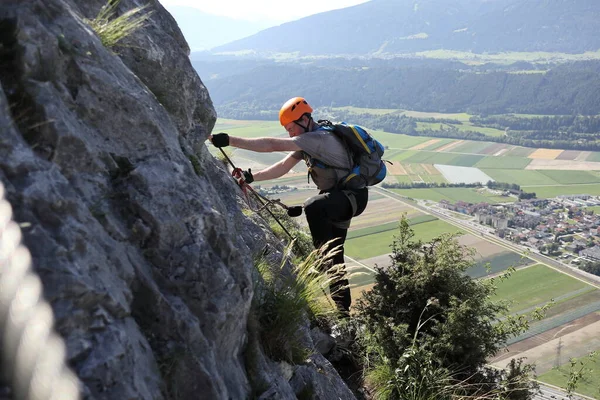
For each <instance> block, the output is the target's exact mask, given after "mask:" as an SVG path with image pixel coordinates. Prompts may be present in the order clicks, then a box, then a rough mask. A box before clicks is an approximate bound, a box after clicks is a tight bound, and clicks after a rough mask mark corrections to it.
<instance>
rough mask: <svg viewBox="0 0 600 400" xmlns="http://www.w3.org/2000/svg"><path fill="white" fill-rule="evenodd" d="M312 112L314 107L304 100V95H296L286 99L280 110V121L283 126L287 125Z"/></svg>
mask: <svg viewBox="0 0 600 400" xmlns="http://www.w3.org/2000/svg"><path fill="white" fill-rule="evenodd" d="M312 112H313V109H312V107H311V106H310V104H308V103H307V102H306V100H304V97H294V98H292V99H289V100H288V101H286V102H285V104H284V105H283V106H282V107H281V110H279V122H280V123H281V126H286V125H287V124H289V123H290V122H293V121H297V120H299V119H300V118H302V116H303V115H304V114H310V113H312Z"/></svg>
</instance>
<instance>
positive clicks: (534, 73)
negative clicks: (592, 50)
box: [195, 61, 600, 119]
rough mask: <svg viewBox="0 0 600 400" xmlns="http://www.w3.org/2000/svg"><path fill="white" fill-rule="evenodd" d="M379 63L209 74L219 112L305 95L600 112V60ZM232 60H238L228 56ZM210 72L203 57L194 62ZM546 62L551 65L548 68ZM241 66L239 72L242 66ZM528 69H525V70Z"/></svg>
mask: <svg viewBox="0 0 600 400" xmlns="http://www.w3.org/2000/svg"><path fill="white" fill-rule="evenodd" d="M396 63H397V66H391V65H389V63H388V64H386V65H384V66H382V67H378V66H374V65H372V64H369V63H366V64H364V67H359V66H344V67H340V66H322V65H319V66H313V65H301V64H298V63H296V64H293V63H274V62H265V61H263V62H261V64H260V65H257V66H255V65H253V64H251V63H250V64H247V65H246V67H247V68H246V69H243V68H242V69H239V70H237V71H235V70H230V71H229V72H228V73H225V74H224V75H223V76H222V77H217V78H214V79H207V80H205V84H206V85H207V87H208V88H209V89H210V91H211V93H212V99H213V101H214V104H215V106H216V107H217V110H218V112H219V116H221V117H229V118H247V119H263V118H271V116H268V115H266V114H265V113H264V111H269V110H272V111H275V110H278V109H279V107H280V106H281V103H282V101H283V100H285V99H287V98H289V97H290V96H292V95H295V94H298V93H300V94H303V95H304V96H307V97H309V98H310V100H311V102H312V103H313V104H314V105H315V106H317V107H322V106H346V105H352V106H355V107H365V108H395V109H407V110H419V111H434V112H468V113H470V114H505V113H525V114H550V115H557V114H558V115H578V114H581V115H597V114H600V98H599V97H598V95H597V94H598V93H599V92H600V80H599V79H598V74H599V72H600V62H599V61H586V62H575V63H565V64H562V65H556V66H542V67H539V68H540V69H537V70H525V71H521V72H522V73H520V72H517V71H514V70H510V69H508V70H507V69H499V68H497V67H493V66H488V68H487V69H485V68H483V67H476V68H471V67H469V66H467V65H463V67H464V68H462V69H460V68H456V67H455V66H454V64H453V65H452V66H451V67H449V66H448V64H443V63H442V64H439V65H436V64H422V65H418V64H414V63H412V64H411V63H410V62H408V63H407V64H405V63H404V62H400V61H396ZM229 65H230V66H232V65H233V62H229ZM195 66H196V69H198V70H200V71H201V72H203V74H202V76H210V74H206V73H205V72H206V71H204V70H203V68H207V66H206V64H204V65H199V64H196V65H195ZM545 68H547V69H545ZM238 71H239V72H238ZM526 72H527V73H526Z"/></svg>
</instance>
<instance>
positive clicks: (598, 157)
mask: <svg viewBox="0 0 600 400" xmlns="http://www.w3.org/2000/svg"><path fill="white" fill-rule="evenodd" d="M585 160H586V161H595V162H599V161H600V152H597V151H593V152H591V153H590V155H589V156H587V157H586V159H585Z"/></svg>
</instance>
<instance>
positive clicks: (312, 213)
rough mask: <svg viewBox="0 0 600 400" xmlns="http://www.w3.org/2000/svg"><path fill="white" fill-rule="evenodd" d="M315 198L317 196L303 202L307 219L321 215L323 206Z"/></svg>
mask: <svg viewBox="0 0 600 400" xmlns="http://www.w3.org/2000/svg"><path fill="white" fill-rule="evenodd" d="M317 200H318V199H317V198H315V197H311V198H310V199H308V200H306V202H305V203H304V215H306V219H307V220H311V219H315V218H320V217H321V214H322V212H323V207H322V206H321V205H320V204H319V202H318V201H317Z"/></svg>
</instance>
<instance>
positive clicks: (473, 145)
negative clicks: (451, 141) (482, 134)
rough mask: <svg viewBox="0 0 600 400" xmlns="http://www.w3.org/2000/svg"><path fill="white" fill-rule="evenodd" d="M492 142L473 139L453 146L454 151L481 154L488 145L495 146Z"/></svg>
mask: <svg viewBox="0 0 600 400" xmlns="http://www.w3.org/2000/svg"><path fill="white" fill-rule="evenodd" d="M493 145H494V143H492V142H476V141H472V140H466V141H465V142H463V143H461V144H459V145H458V146H456V147H454V148H452V150H451V151H452V152H453V153H470V154H480V153H481V151H482V150H483V149H485V148H487V147H490V146H493Z"/></svg>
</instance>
